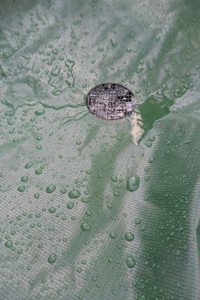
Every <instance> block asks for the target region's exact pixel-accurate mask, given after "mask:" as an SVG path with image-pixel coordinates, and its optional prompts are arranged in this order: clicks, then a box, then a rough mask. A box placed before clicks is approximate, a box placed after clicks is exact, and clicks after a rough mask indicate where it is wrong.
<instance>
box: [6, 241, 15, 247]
mask: <svg viewBox="0 0 200 300" xmlns="http://www.w3.org/2000/svg"><path fill="white" fill-rule="evenodd" d="M12 245H13V242H12V241H11V240H8V241H6V243H5V246H6V247H7V248H11V247H12Z"/></svg>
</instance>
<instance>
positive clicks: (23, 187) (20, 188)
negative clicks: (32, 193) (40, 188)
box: [18, 185, 26, 192]
mask: <svg viewBox="0 0 200 300" xmlns="http://www.w3.org/2000/svg"><path fill="white" fill-rule="evenodd" d="M25 189H26V187H25V186H24V185H20V186H19V187H18V191H19V192H24V191H25Z"/></svg>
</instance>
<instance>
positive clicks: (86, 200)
mask: <svg viewBox="0 0 200 300" xmlns="http://www.w3.org/2000/svg"><path fill="white" fill-rule="evenodd" d="M81 201H82V202H83V203H87V202H88V201H89V199H88V198H86V197H83V198H82V199H81Z"/></svg>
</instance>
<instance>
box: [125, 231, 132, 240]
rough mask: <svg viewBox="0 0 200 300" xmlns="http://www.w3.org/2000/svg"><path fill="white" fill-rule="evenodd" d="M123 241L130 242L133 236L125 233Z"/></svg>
mask: <svg viewBox="0 0 200 300" xmlns="http://www.w3.org/2000/svg"><path fill="white" fill-rule="evenodd" d="M125 239H126V240H127V241H128V242H131V241H133V240H134V234H133V233H132V232H126V233H125Z"/></svg>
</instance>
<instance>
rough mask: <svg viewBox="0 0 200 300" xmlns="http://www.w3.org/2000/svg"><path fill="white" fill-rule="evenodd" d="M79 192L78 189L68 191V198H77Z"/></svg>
mask: <svg viewBox="0 0 200 300" xmlns="http://www.w3.org/2000/svg"><path fill="white" fill-rule="evenodd" d="M80 195H81V193H80V192H79V191H78V190H72V191H70V192H69V193H68V196H69V197H70V198H78V197H80Z"/></svg>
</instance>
